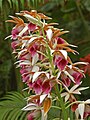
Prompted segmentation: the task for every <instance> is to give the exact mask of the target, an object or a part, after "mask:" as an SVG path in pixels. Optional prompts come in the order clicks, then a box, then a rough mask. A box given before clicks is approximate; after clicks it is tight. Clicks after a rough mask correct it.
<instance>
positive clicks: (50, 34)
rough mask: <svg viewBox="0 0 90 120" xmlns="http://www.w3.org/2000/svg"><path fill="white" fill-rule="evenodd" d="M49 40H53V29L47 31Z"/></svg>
mask: <svg viewBox="0 0 90 120" xmlns="http://www.w3.org/2000/svg"><path fill="white" fill-rule="evenodd" d="M46 32H47V38H48V39H49V41H50V40H51V38H52V36H53V32H52V30H51V29H48V30H47V31H46Z"/></svg>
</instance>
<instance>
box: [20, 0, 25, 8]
mask: <svg viewBox="0 0 90 120" xmlns="http://www.w3.org/2000/svg"><path fill="white" fill-rule="evenodd" d="M20 3H21V7H22V9H24V4H25V3H24V0H20Z"/></svg>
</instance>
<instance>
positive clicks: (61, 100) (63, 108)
mask: <svg viewBox="0 0 90 120" xmlns="http://www.w3.org/2000/svg"><path fill="white" fill-rule="evenodd" d="M55 87H56V94H57V96H58V99H59V100H60V106H61V109H62V115H63V120H68V115H67V111H66V109H65V104H64V102H63V99H62V97H61V95H60V92H59V88H58V84H56V86H55Z"/></svg>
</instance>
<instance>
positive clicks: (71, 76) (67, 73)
mask: <svg viewBox="0 0 90 120" xmlns="http://www.w3.org/2000/svg"><path fill="white" fill-rule="evenodd" d="M64 73H65V74H66V75H67V76H68V77H69V78H70V79H71V80H72V81H73V82H74V83H75V81H74V78H73V77H72V76H71V75H70V74H69V73H68V72H67V71H64Z"/></svg>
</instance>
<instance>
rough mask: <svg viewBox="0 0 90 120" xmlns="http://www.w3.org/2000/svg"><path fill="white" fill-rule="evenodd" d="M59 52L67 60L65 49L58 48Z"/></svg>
mask: <svg viewBox="0 0 90 120" xmlns="http://www.w3.org/2000/svg"><path fill="white" fill-rule="evenodd" d="M60 52H61V53H62V54H63V56H64V57H65V59H66V60H67V51H66V50H60Z"/></svg>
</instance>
